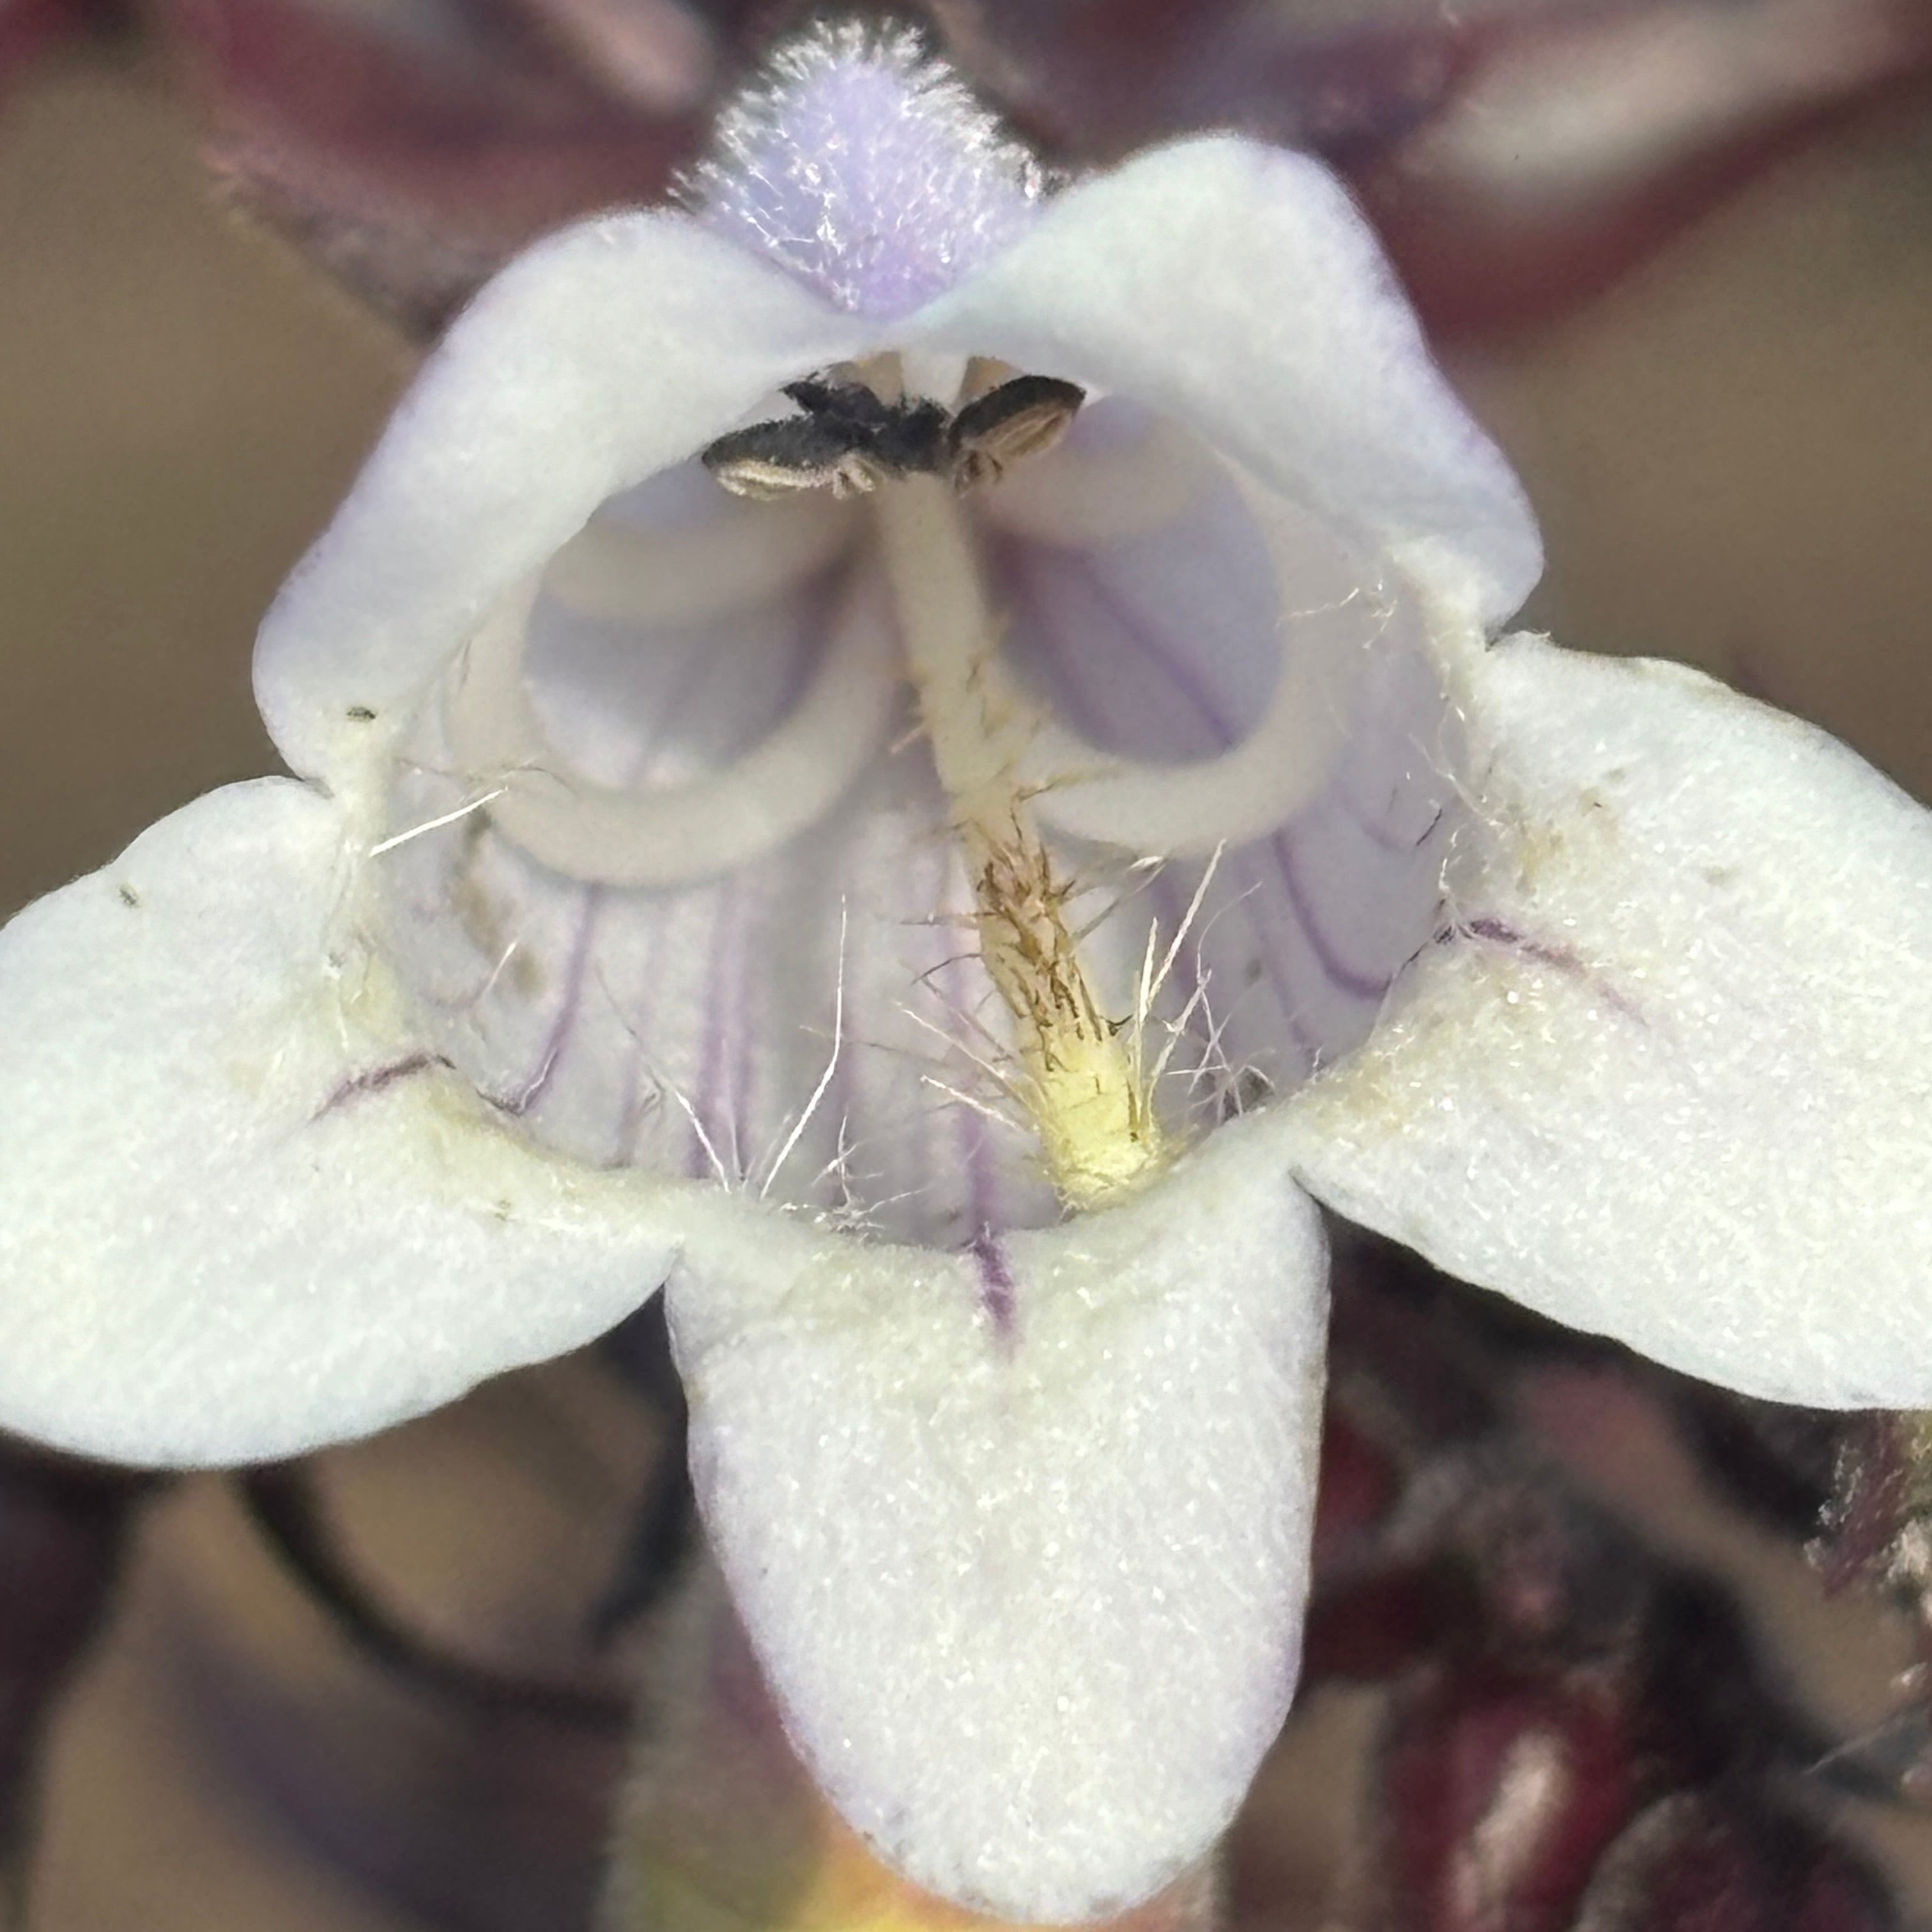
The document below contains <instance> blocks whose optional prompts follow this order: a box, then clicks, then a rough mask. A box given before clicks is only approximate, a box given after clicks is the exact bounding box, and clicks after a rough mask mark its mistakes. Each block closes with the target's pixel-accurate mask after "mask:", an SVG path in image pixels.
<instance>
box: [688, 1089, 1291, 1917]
mask: <svg viewBox="0 0 1932 1932" xmlns="http://www.w3.org/2000/svg"><path fill="white" fill-rule="evenodd" d="M723 1236H724V1230H723V1229H719V1230H718V1238H715V1239H712V1240H709V1241H707V1242H706V1244H705V1246H704V1247H703V1250H702V1251H701V1252H700V1250H698V1249H697V1248H695V1247H694V1248H693V1249H691V1250H689V1251H688V1253H687V1256H686V1260H685V1266H684V1267H683V1268H682V1269H681V1270H680V1271H679V1273H678V1274H676V1275H675V1276H674V1277H673V1280H672V1281H671V1283H670V1286H669V1288H668V1289H667V1293H668V1295H669V1296H670V1302H669V1313H670V1321H671V1327H672V1333H673V1341H674V1345H675V1347H676V1353H677V1358H678V1362H679V1369H680V1370H681V1372H682V1374H683V1376H684V1378H685V1385H686V1387H687V1388H688V1391H689V1392H690V1395H691V1426H692V1451H691V1454H692V1469H693V1474H694V1478H695V1479H696V1481H697V1486H698V1490H699V1494H700V1501H701V1502H702V1503H703V1507H704V1510H705V1514H706V1521H707V1523H708V1524H709V1527H710V1530H711V1533H712V1547H713V1549H714V1551H715V1554H716V1555H717V1556H718V1561H719V1562H720V1564H721V1566H722V1568H723V1569H724V1572H725V1575H726V1578H727V1582H728V1583H729V1584H730V1589H731V1592H732V1598H733V1602H734V1604H736V1606H737V1608H738V1610H739V1613H740V1614H741V1615H742V1616H743V1617H744V1619H745V1623H746V1625H747V1628H748V1630H749V1631H750V1633H751V1637H752V1640H753V1642H754V1644H755V1645H756V1646H757V1652H758V1656H759V1659H760V1664H761V1665H762V1667H763V1670H764V1672H765V1673H766V1678H767V1680H768V1682H769V1684H770V1685H771V1687H772V1692H773V1694H774V1695H775V1697H776V1699H777V1700H778V1704H779V1706H780V1707H781V1711H782V1712H783V1715H784V1721H785V1724H786V1727H787V1730H788V1732H789V1733H790V1736H791V1738H792V1740H793V1743H794V1744H795V1745H796V1746H797V1748H798V1749H799V1753H800V1755H801V1756H802V1757H803V1758H804V1760H805V1763H806V1764H807V1765H808V1767H809V1769H811V1772H812V1773H813V1775H814V1777H815V1778H817V1780H818V1781H819V1783H820V1785H821V1787H822V1788H823V1790H825V1791H826V1793H827V1795H828V1796H829V1797H830V1798H831V1799H832V1801H833V1802H834V1803H835V1805H837V1806H838V1809H839V1811H840V1812H841V1814H842V1815H843V1816H844V1817H845V1818H846V1819H847V1821H848V1822H849V1823H850V1824H851V1825H852V1826H853V1827H854V1828H855V1829H856V1830H858V1831H859V1832H860V1833H861V1834H862V1835H863V1836H864V1837H865V1838H867V1839H868V1841H870V1843H871V1844H872V1846H874V1849H876V1850H877V1852H879V1853H880V1855H881V1856H883V1858H885V1859H886V1861H887V1862H888V1863H889V1864H892V1866H894V1867H895V1868H896V1869H898V1870H902V1871H904V1873H907V1876H910V1877H911V1878H912V1879H914V1880H915V1881H916V1882H918V1883H919V1884H920V1885H925V1886H926V1887H928V1888H930V1889H932V1890H934V1891H938V1892H940V1893H941V1894H943V1895H944V1896H946V1897H949V1898H952V1899H954V1900H959V1902H961V1903H964V1904H967V1905H969V1906H973V1907H975V1908H977V1909H980V1910H982V1911H988V1912H993V1913H995V1914H996V1915H998V1916H999V1917H1001V1918H1005V1919H1008V1920H1016V1921H1022V1922H1024V1923H1027V1924H1033V1923H1036V1922H1038V1921H1048V1922H1055V1923H1060V1922H1068V1921H1076V1920H1079V1919H1082V1918H1097V1917H1103V1916H1106V1915H1109V1914H1110V1913H1112V1912H1118V1911H1121V1910H1124V1909H1126V1908H1127V1907H1128V1906H1131V1905H1133V1904H1134V1903H1137V1902H1138V1901H1139V1900H1142V1899H1144V1898H1146V1897H1149V1896H1151V1894H1154V1892H1156V1891H1157V1890H1159V1888H1160V1887H1161V1886H1162V1885H1163V1884H1165V1883H1166V1882H1169V1880H1171V1879H1173V1878H1174V1877H1175V1876H1177V1875H1178V1873H1181V1871H1183V1870H1185V1869H1187V1867H1189V1866H1190V1865H1191V1864H1193V1862H1194V1861H1196V1860H1197V1859H1198V1858H1200V1857H1201V1856H1202V1855H1203V1854H1204V1853H1205V1852H1207V1851H1208V1849H1209V1848H1210V1847H1211V1846H1212V1844H1213V1843H1214V1841H1215V1840H1216V1839H1217V1838H1218V1837H1219V1836H1220V1834H1221V1832H1223V1831H1224V1830H1225V1829H1226V1827H1227V1825H1228V1823H1229V1820H1231V1819H1232V1817H1233V1815H1234V1813H1235V1809H1236V1808H1237V1807H1238V1805H1239V1804H1240V1802H1241V1798H1242V1796H1243V1795H1244V1793H1245V1792H1246V1790H1247V1786H1248V1784H1249V1781H1250V1779H1251V1778H1252V1777H1253V1772H1254V1769H1255V1767H1256V1765H1257V1764H1258V1763H1259V1761H1260V1759H1261V1757H1262V1753H1263V1752H1264V1751H1265V1750H1266V1749H1267V1748H1268V1745H1269V1744H1270V1743H1271V1742H1272V1741H1273V1739H1274V1734H1275V1733H1276V1730H1277V1728H1278V1727H1279V1726H1280V1721H1281V1719H1282V1717H1283V1715H1284V1713H1285V1712H1286V1709H1287V1705H1288V1701H1289V1696H1290V1694H1291V1693H1292V1689H1293V1687H1294V1682H1295V1675H1296V1671H1297V1668H1298V1661H1299V1654H1300V1646H1301V1606H1302V1603H1303V1601H1304V1596H1305V1594H1306V1589H1307V1560H1308V1559H1307V1551H1308V1537H1309V1529H1310V1518H1311V1517H1312V1514H1313V1493H1314V1481H1313V1473H1314V1463H1315V1454H1316V1432H1317V1430H1318V1428H1319V1412H1320V1391H1321V1382H1322V1360H1323V1351H1324V1344H1325V1328H1326V1307H1327V1295H1326V1290H1325V1277H1326V1274H1327V1256H1326V1251H1325V1241H1324V1238H1323V1235H1322V1224H1321V1219H1320V1217H1319V1214H1318V1213H1317V1212H1316V1210H1315V1209H1314V1208H1313V1204H1312V1203H1311V1202H1309V1201H1308V1199H1307V1197H1306V1196H1303V1195H1301V1193H1299V1192H1298V1190H1296V1189H1295V1188H1294V1187H1292V1185H1291V1184H1289V1182H1288V1181H1286V1178H1285V1177H1284V1175H1283V1172H1282V1170H1281V1166H1280V1160H1279V1158H1278V1156H1277V1154H1276V1152H1275V1151H1274V1148H1273V1147H1272V1145H1271V1143H1270V1142H1269V1139H1268V1137H1267V1136H1266V1134H1265V1131H1263V1130H1262V1128H1261V1127H1260V1124H1259V1123H1257V1122H1253V1121H1249V1122H1243V1123H1239V1124H1235V1126H1233V1127H1230V1128H1229V1129H1228V1130H1226V1131H1225V1132H1224V1133H1222V1134H1220V1135H1217V1136H1216V1137H1215V1139H1214V1141H1213V1142H1211V1143H1210V1144H1209V1145H1208V1146H1206V1147H1205V1148H1202V1149H1200V1150H1199V1151H1197V1152H1196V1153H1195V1154H1193V1155H1191V1156H1190V1157H1188V1160H1187V1163H1186V1164H1185V1165H1184V1166H1183V1167H1181V1168H1180V1169H1177V1170H1176V1171H1175V1172H1173V1173H1172V1175H1169V1176H1168V1177H1166V1178H1163V1180H1162V1181H1158V1182H1157V1183H1155V1184H1154V1185H1153V1186H1152V1187H1151V1188H1150V1189H1149V1190H1148V1191H1147V1192H1146V1193H1145V1194H1143V1195H1142V1196H1139V1197H1138V1198H1136V1199H1135V1200H1134V1201H1133V1202H1130V1203H1129V1204H1128V1205H1126V1206H1124V1207H1121V1208H1112V1209H1109V1210H1106V1211H1101V1212H1100V1213H1097V1214H1088V1215H1085V1216H1082V1217H1080V1218H1079V1220H1076V1221H1075V1222H1073V1223H1070V1225H1069V1226H1066V1227H1064V1228H1060V1229H1052V1230H1047V1231H1042V1232H1034V1233H1025V1234H1020V1235H1014V1236H1013V1237H1011V1238H1007V1239H996V1240H989V1241H985V1242H983V1243H982V1244H980V1247H979V1248H978V1249H977V1250H976V1251H975V1252H974V1253H972V1254H970V1255H951V1256H938V1255H934V1254H932V1253H929V1252H920V1251H916V1250H914V1251H907V1250H892V1249H889V1248H884V1247H877V1246H861V1245H860V1244H857V1243H853V1242H833V1243H827V1242H826V1241H824V1239H823V1238H822V1237H815V1236H813V1235H810V1234H808V1232H806V1231H805V1230H804V1229H802V1228H800V1227H799V1226H798V1225H797V1224H796V1223H778V1224H775V1225H772V1226H766V1227H764V1228H762V1229H759V1228H753V1227H749V1226H747V1227H745V1229H743V1232H742V1239H741V1240H740V1241H739V1244H738V1247H737V1250H736V1252H734V1251H733V1248H732V1247H731V1245H730V1244H729V1243H728V1242H727V1241H726V1240H725V1239H724V1238H723Z"/></svg>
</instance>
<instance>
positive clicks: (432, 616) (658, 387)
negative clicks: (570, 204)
mask: <svg viewBox="0 0 1932 1932" xmlns="http://www.w3.org/2000/svg"><path fill="white" fill-rule="evenodd" d="M865 341H866V336H865V332H864V330H863V329H862V326H861V325H859V323H856V321H855V320H853V319H851V318H848V317H840V316H838V315H837V314H835V313H834V312H833V311H831V310H830V309H829V308H826V305H824V304H823V302H821V301H820V300H818V299H816V298H815V297H814V296H811V295H810V294H808V293H807V292H806V291H805V290H803V289H802V288H800V287H799V286H798V284H796V282H794V281H793V280H792V279H791V278H790V277H788V276H786V275H784V274H782V273H781V272H779V271H778V270H777V269H774V268H772V267H770V266H768V265H767V264H766V263H762V262H760V261H758V260H755V259H754V257H751V255H749V254H747V253H746V252H745V251H743V250H742V249H740V248H735V247H733V246H732V245H730V244H729V243H727V242H724V241H722V240H721V239H718V237H716V236H712V235H710V234H709V233H706V231H705V230H704V229H702V228H700V226H698V225H697V223H695V222H694V221H692V220H690V219H689V218H688V217H685V216H681V215H676V214H624V215H613V216H610V217H607V218H604V219H601V220H593V221H589V222H586V223H583V225H581V226H578V227H576V228H573V229H566V230H565V231H564V232H563V233H561V234H559V235H556V236H551V237H550V238H549V239H547V240H546V241H544V242H541V243H539V244H538V245H537V246H536V247H535V248H532V249H531V250H529V251H528V253H526V254H524V255H523V256H521V257H519V258H518V259H517V262H516V263H514V265H513V266H511V267H510V268H509V269H506V270H505V272H504V273H503V274H502V275H500V276H499V277H498V278H497V279H496V281H493V283H491V284H490V286H489V287H488V288H487V289H486V290H484V292H483V293H482V294H481V295H480V296H478V298H477V299H476V301H475V302H474V303H473V304H472V305H471V307H470V308H469V309H468V310H467V311H465V313H464V314H463V316H462V317H460V319H459V320H458V322H457V323H456V324H455V326H454V327H453V328H452V330H451V331H450V333H449V336H448V337H447V338H446V340H445V341H444V343H443V347H441V349H440V350H439V351H438V352H437V355H436V356H434V358H433V359H431V362H430V363H429V365H428V368H426V370H425V373H424V374H423V375H422V377H420V378H419V380H418V382H417V383H416V386H415V387H414V388H413V389H412V390H411V391H410V394H409V395H408V396H407V398H405V399H404V403H403V404H402V407H401V408H400V409H399V410H398V412H397V413H396V415H395V418H394V419H392V422H391V423H390V425H389V428H388V430H387V431H386V433H385V434H384V436H383V440H382V442H381V443H380V444H379V445H378V446H377V450H376V452H375V454H374V456H373V457H372V458H371V460H370V462H369V463H368V466H367V468H366V469H365V470H364V471H363V472H362V475H361V477H360V478H359V479H358V481H357V483H356V487H355V488H354V489H353V490H352V491H351V492H350V496H349V497H348V499H347V501H346V502H344V505H343V506H342V508H341V510H340V511H338V512H337V514H336V517H335V521H334V522H333V523H331V525H330V526H329V529H328V530H327V532H326V533H325V534H324V535H323V537H322V538H321V540H320V541H319V542H318V543H317V544H316V546H315V547H314V549H313V550H311V552H310V553H309V554H308V556H307V557H305V559H303V561H302V563H301V564H300V565H299V566H298V567H297V568H296V572H295V574H294V575H293V577H290V580H289V581H288V583H287V584H286V585H285V586H284V589H283V590H282V592H281V595H280V596H279V597H278V598H277V599H276V601H275V605H274V607H272V609H271V610H270V611H269V615H268V617H267V619H266V621H265V622H263V626H262V630H261V634H260V637H259V639H258V640H257V645H256V650H255V692H256V698H257V702H258V703H259V704H260V706H261V709H262V715H263V719H264V721H266V724H268V727H269V731H270V733H272V735H273V736H274V738H275V742H276V745H277V746H278V748H279V749H280V750H281V753H282V754H283V755H284V757H286V758H287V760H288V761H289V763H290V764H291V765H292V766H293V767H294V768H295V769H296V770H297V771H298V772H302V774H303V775H305V776H310V777H320V778H325V779H326V780H327V781H329V783H330V784H335V785H337V786H338V787H342V786H347V787H352V788H353V787H359V786H361V785H362V784H365V782H366V778H367V775H368V766H369V763H370V759H369V754H368V746H369V745H370V743H371V742H372V740H373V741H374V742H377V743H382V742H389V741H390V740H391V739H392V734H393V733H394V732H395V730H396V729H397V728H398V727H399V726H400V724H401V718H400V717H398V716H396V715H393V714H396V713H398V712H408V711H410V710H413V708H414V707H415V706H416V704H417V703H419V701H420V698H421V695H422V691H423V690H424V689H425V687H426V686H427V685H428V684H429V683H430V682H432V681H433V680H434V679H435V678H436V677H437V676H438V675H439V674H440V671H441V670H442V668H443V666H444V665H445V664H446V662H447V661H448V660H449V658H450V657H451V656H452V654H453V653H454V652H456V651H457V650H458V649H459V648H460V646H461V645H462V643H463V641H464V639H465V638H466V636H467V635H468V634H469V632H470V631H472V630H473V629H474V628H475V626H476V625H477V624H478V622H479V621H480V620H481V619H482V617H483V616H484V614H485V613H486V612H487V610H489V608H490V606H491V605H492V604H493V602H494V601H496V600H497V599H498V598H500V597H502V595H504V594H505V592H507V591H508V589H510V588H511V586H514V584H515V583H517V581H518V580H520V579H522V578H523V577H526V575H528V574H529V573H530V572H531V571H533V570H535V569H536V568H539V567H540V566H541V565H542V564H543V563H544V562H545V561H546V560H547V559H548V558H549V557H550V556H551V555H553V553H555V552H556V550H558V548H559V547H560V546H561V545H562V544H563V543H565V541H567V540H568V538H570V537H571V536H572V535H574V534H575V533H576V532H577V530H578V529H580V527H581V526H582V525H583V523H584V522H585V521H586V520H587V519H588V518H589V516H590V514H591V513H592V511H594V510H595V509H596V508H597V507H598V505H599V504H600V503H601V502H604V500H605V499H607V498H608V497H610V496H613V495H614V494H616V493H618V492H619V491H621V490H624V489H625V488H627V487H629V486H631V484H635V483H637V482H639V481H642V480H643V478H646V477H648V476H650V475H655V474H656V473H657V472H658V471H660V470H661V469H665V468H667V466H670V465H671V464H673V463H677V462H679V461H681V460H682V459H684V458H686V457H688V456H691V455H694V454H695V453H696V452H697V450H698V449H700V448H702V447H703V445H704V444H705V443H707V442H709V440H711V439H712V437H715V436H716V435H718V434H720V433H721V431H724V430H725V429H727V428H730V425H732V423H733V422H734V421H735V420H736V419H738V418H739V417H740V416H742V415H743V414H744V413H745V412H746V411H748V410H750V409H751V407H753V406H754V404H757V402H758V401H759V400H760V398H762V397H764V396H766V395H769V393H770V392H772V390H773V389H775V387H776V386H777V385H778V384H779V383H782V382H784V381H785V380H788V379H789V378H790V377H793V376H794V375H796V374H799V372H800V371H802V370H805V369H809V368H813V367H815V366H817V365H819V364H821V363H823V362H829V361H832V360H835V359H837V358H838V357H839V356H842V355H846V354H849V353H853V351H855V350H857V349H859V348H860V347H863V346H864V345H865ZM372 713H373V714H374V715H369V714H372Z"/></svg>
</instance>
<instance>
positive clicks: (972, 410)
mask: <svg viewBox="0 0 1932 1932" xmlns="http://www.w3.org/2000/svg"><path fill="white" fill-rule="evenodd" d="M1086 400H1087V392H1086V391H1085V390H1084V389H1081V388H1079V387H1078V386H1076V384H1074V383H1063V382H1061V380H1059V379H1058V377H1053V376H1016V377H1013V380H1011V381H1010V382H1005V383H1001V384H1000V385H999V386H998V388H996V389H989V390H988V391H987V392H986V394H985V395H983V396H977V397H975V398H974V400H973V401H971V402H970V403H968V404H967V405H966V407H965V408H964V409H963V410H961V411H960V412H959V414H958V415H957V416H955V417H954V418H953V421H952V423H951V424H950V426H949V427H948V428H947V433H946V440H947V449H948V452H949V453H950V456H951V458H952V470H953V487H955V488H956V489H959V490H971V489H976V488H977V487H979V486H980V484H983V483H997V482H998V481H999V480H1000V478H1001V476H1003V475H1004V474H1005V473H1006V472H1007V469H1010V467H1011V466H1013V464H1014V463H1019V462H1021V461H1023V460H1025V459H1026V458H1028V457H1033V456H1044V455H1046V452H1048V451H1049V449H1052V447H1053V446H1054V445H1055V443H1058V441H1059V440H1060V439H1061V437H1063V436H1064V435H1065V434H1067V430H1068V428H1070V425H1072V423H1073V419H1074V417H1075V416H1076V415H1077V414H1078V413H1079V409H1080V405H1081V404H1082V403H1083V402H1085V401H1086Z"/></svg>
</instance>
